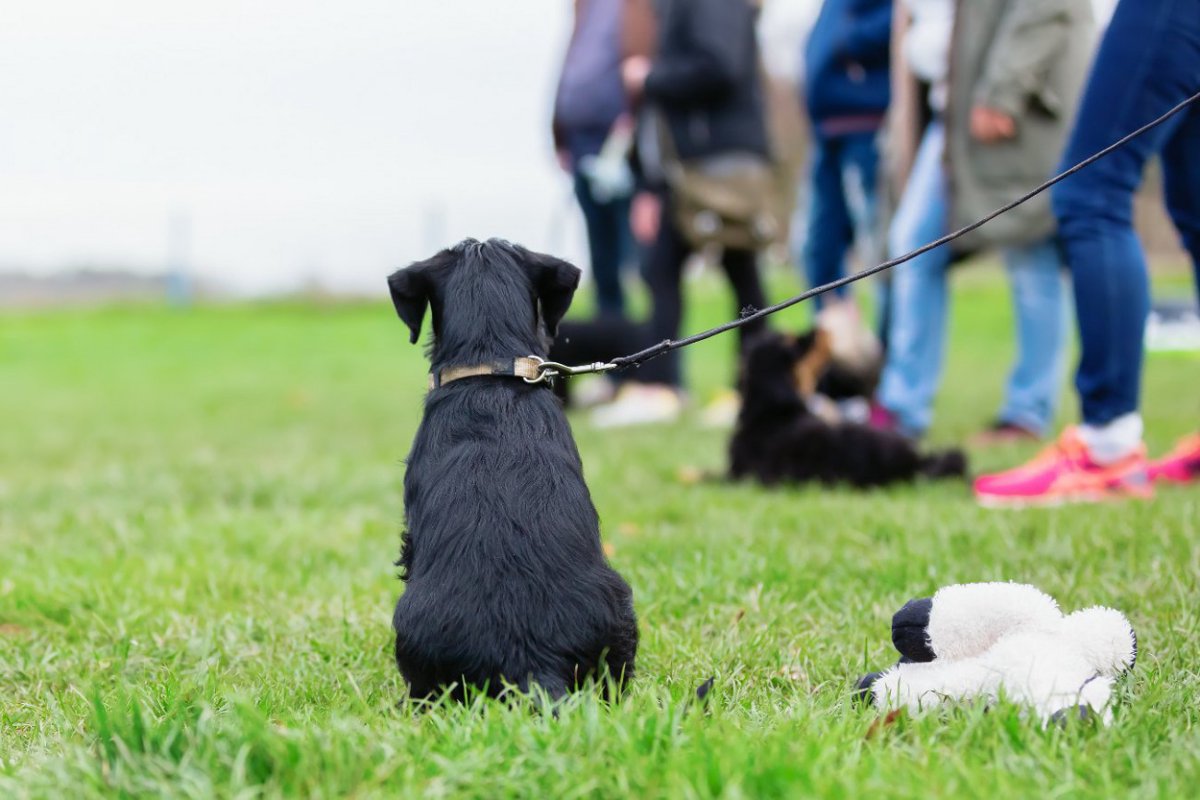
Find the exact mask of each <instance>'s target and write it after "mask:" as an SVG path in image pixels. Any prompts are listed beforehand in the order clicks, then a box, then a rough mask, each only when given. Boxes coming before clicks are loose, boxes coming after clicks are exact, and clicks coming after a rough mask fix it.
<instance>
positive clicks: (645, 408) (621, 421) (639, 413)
mask: <svg viewBox="0 0 1200 800" xmlns="http://www.w3.org/2000/svg"><path fill="white" fill-rule="evenodd" d="M682 413H683V397H682V395H681V394H680V393H679V392H678V391H677V390H675V389H673V388H671V387H670V386H666V385H664V384H657V383H633V382H630V383H626V384H625V385H624V386H622V387H621V389H620V390H619V391H618V392H617V397H616V399H615V400H613V401H612V402H611V403H608V404H606V405H603V406H600V407H598V408H596V409H594V410H593V411H592V425H594V426H596V427H597V428H624V427H626V426H629V425H653V424H655V423H667V422H674V421H676V420H677V419H679V416H680V415H681V414H682Z"/></svg>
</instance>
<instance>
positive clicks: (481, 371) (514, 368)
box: [429, 356, 545, 389]
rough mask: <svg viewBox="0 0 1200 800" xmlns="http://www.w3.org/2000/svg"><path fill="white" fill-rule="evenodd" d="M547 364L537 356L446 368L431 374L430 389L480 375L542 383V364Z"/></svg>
mask: <svg viewBox="0 0 1200 800" xmlns="http://www.w3.org/2000/svg"><path fill="white" fill-rule="evenodd" d="M544 363H545V362H544V361H543V360H542V359H540V358H538V357H537V356H526V357H524V358H513V359H509V360H506V361H493V362H492V363H490V364H474V365H471V366H463V367H446V368H445V369H442V370H438V371H436V372H431V373H429V388H430V389H437V388H438V387H440V386H445V385H446V384H448V383H454V382H455V381H458V380H462V379H463V378H474V377H476V376H479V375H501V376H504V377H510V378H523V379H524V380H525V382H526V383H541V381H542V378H543V377H544V375H543V369H542V366H541V365H542V364H544Z"/></svg>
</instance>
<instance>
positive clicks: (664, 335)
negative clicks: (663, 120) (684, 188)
mask: <svg viewBox="0 0 1200 800" xmlns="http://www.w3.org/2000/svg"><path fill="white" fill-rule="evenodd" d="M690 253H691V248H690V247H688V244H687V242H686V241H684V238H683V234H681V233H680V232H679V229H678V228H676V227H675V221H674V212H673V210H672V208H671V200H670V198H669V197H667V196H664V197H663V201H662V217H661V221H660V222H659V228H658V237H657V238H656V239H655V240H654V244H653V245H651V246H650V248H649V250H648V251H647V254H646V264H645V270H644V273H645V274H644V277H645V279H646V285H647V286H648V288H649V289H650V303H651V310H650V324H649V326H648V330H649V334H650V340H649V341H648V342H646V346H650V345H651V344H655V343H657V342H661V341H662V340H663V339H674V338H676V337H678V336H679V326H680V324H681V323H682V321H683V267H684V263H685V262H686V261H687V257H688V255H690ZM629 379H630V380H636V381H639V382H641V383H664V384H669V385H671V386H674V387H680V386H682V384H683V379H682V374H681V369H680V364H679V353H678V352H677V351H672V352H670V353H667V354H666V355H662V356H659V357H658V358H655V359H651V360H650V361H647V362H646V363H645V364H643V365H641V366H640V367H638V368H637V369H636V370H635V371H632V372H630V373H629Z"/></svg>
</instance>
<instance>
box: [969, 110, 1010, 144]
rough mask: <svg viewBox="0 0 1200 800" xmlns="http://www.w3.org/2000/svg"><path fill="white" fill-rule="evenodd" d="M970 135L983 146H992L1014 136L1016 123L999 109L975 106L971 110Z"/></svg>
mask: <svg viewBox="0 0 1200 800" xmlns="http://www.w3.org/2000/svg"><path fill="white" fill-rule="evenodd" d="M971 135H972V136H974V137H975V138H976V139H978V140H979V141H981V142H983V143H984V144H994V143H996V142H1000V141H1004V140H1005V139H1011V138H1013V137H1014V136H1016V135H1017V123H1016V120H1014V119H1013V118H1012V117H1010V116H1009V115H1008V114H1006V113H1005V112H1003V111H1001V110H999V109H996V108H989V107H987V106H975V107H974V108H972V109H971Z"/></svg>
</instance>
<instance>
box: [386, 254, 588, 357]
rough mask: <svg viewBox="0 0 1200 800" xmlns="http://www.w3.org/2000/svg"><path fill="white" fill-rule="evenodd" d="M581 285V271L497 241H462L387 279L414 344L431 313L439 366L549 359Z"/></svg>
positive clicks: (432, 346) (401, 317) (432, 347)
mask: <svg viewBox="0 0 1200 800" xmlns="http://www.w3.org/2000/svg"><path fill="white" fill-rule="evenodd" d="M578 285H579V270H578V269H577V268H576V267H573V266H572V265H570V264H568V263H567V262H565V261H562V260H560V259H557V258H553V257H552V256H547V255H543V254H541V253H533V252H530V251H529V250H526V249H525V248H523V247H520V246H519V245H514V244H510V243H508V242H504V241H500V240H498V239H490V240H488V241H486V242H478V241H475V240H474V239H467V240H464V241H462V242H460V243H459V244H457V245H455V246H454V247H452V248H449V249H447V250H443V251H442V252H440V253H438V254H437V255H435V256H434V257H433V258H430V259H428V260H427V261H421V262H418V263H416V264H412V265H411V266H409V267H407V268H405V269H401V270H397V271H396V272H393V273H392V274H391V275H390V276H389V277H388V288H389V289H390V290H391V294H392V303H393V304H394V305H395V306H396V313H397V314H399V315H400V319H401V320H403V321H404V324H405V325H407V326H408V329H409V331H410V333H411V336H410V341H411V342H413V343H414V344H415V343H416V342H417V340H418V339H419V338H420V335H421V323H422V322H423V321H424V319H425V309H426V308H430V309H432V312H433V313H432V317H433V322H432V326H433V340H432V345H431V358H432V359H433V361H434V362H438V361H447V360H454V361H461V362H463V363H467V362H473V361H487V360H492V359H497V358H511V357H513V356H525V355H537V356H545V355H546V348H547V346H548V340H547V337H553V336H554V334H555V331H556V330H557V328H558V323H559V321H560V320H561V319H562V317H563V314H565V313H566V312H567V308H568V307H569V306H570V305H571V298H572V297H573V296H574V294H575V288H576V287H577V286H578Z"/></svg>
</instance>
